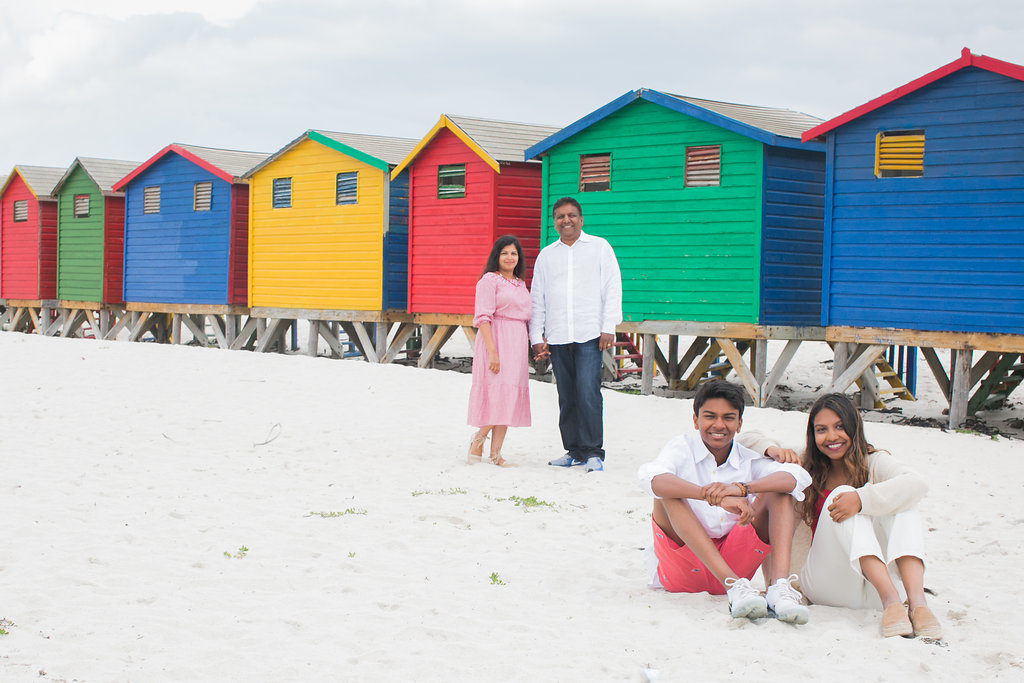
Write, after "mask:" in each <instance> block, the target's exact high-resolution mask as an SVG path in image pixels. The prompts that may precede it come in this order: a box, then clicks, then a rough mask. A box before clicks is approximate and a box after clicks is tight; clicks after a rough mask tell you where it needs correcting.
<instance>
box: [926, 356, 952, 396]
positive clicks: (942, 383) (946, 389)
mask: <svg viewBox="0 0 1024 683" xmlns="http://www.w3.org/2000/svg"><path fill="white" fill-rule="evenodd" d="M921 355H922V356H924V359H925V361H927V362H928V368H929V369H930V370H931V371H932V375H933V376H934V377H935V383H936V384H938V385H939V390H940V391H942V395H943V396H945V397H946V400H947V401H949V400H951V398H952V394H951V393H950V383H949V377H948V376H947V375H946V368H944V367H942V361H941V360H939V354H937V353H935V349H933V348H931V347H930V346H922V347H921Z"/></svg>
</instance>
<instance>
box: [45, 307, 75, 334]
mask: <svg viewBox="0 0 1024 683" xmlns="http://www.w3.org/2000/svg"><path fill="white" fill-rule="evenodd" d="M71 313H77V311H67V310H61V312H60V313H58V314H57V317H56V318H55V319H54V321H53V322H52V323H50V324H49V325H47V326H46V330H45V331H44V332H43V335H44V336H47V337H54V336H58V335H59V336H62V337H63V336H66V335H64V333H63V331H64V323H65V322H67V321H68V315H69V314H71Z"/></svg>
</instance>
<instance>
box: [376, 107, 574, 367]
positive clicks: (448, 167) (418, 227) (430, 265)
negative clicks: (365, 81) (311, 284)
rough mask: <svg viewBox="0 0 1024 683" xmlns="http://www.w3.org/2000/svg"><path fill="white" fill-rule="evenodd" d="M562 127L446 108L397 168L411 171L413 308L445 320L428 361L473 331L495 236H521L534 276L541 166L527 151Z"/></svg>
mask: <svg viewBox="0 0 1024 683" xmlns="http://www.w3.org/2000/svg"><path fill="white" fill-rule="evenodd" d="M557 130H558V128H557V127H552V126H542V125H535V124H525V123H513V122H508V121H494V120H491V119H481V118H472V117H468V116H449V115H443V116H441V118H440V120H438V122H437V124H435V125H434V127H433V128H431V129H430V131H429V132H428V133H427V134H426V135H425V136H424V137H423V139H421V140H420V141H419V143H418V144H417V145H416V147H415V148H414V149H413V150H412V151H411V152H410V153H409V154H408V156H406V157H405V159H403V160H402V162H401V163H399V164H398V165H397V166H396V167H395V168H394V170H392V172H391V177H392V178H393V179H394V178H397V177H398V176H399V175H400V174H401V173H403V172H405V171H406V170H408V173H409V295H408V310H409V312H410V313H414V314H417V315H418V319H419V320H420V321H421V322H424V323H426V324H427V325H429V326H431V327H432V326H433V325H434V324H436V325H437V327H436V328H434V331H433V333H432V335H431V337H430V339H429V340H427V341H426V343H425V344H424V347H423V351H422V353H421V355H420V364H421V365H425V364H427V363H429V362H430V360H431V359H432V358H433V356H434V354H435V353H436V352H437V350H438V349H440V347H441V346H442V345H443V344H444V342H445V341H447V339H448V338H449V337H450V336H451V334H452V333H453V332H454V331H455V329H457V328H458V327H459V326H462V328H463V330H464V331H465V332H466V335H467V336H468V337H469V338H470V339H472V338H473V335H474V331H473V328H472V327H471V323H472V314H473V298H474V293H475V290H476V282H477V280H478V279H479V277H480V268H481V267H482V266H483V262H484V260H485V259H486V258H487V254H488V252H489V251H490V248H491V245H493V244H494V240H495V239H497V238H498V237H499V236H501V235H506V234H511V235H516V236H517V237H518V238H519V241H520V243H521V244H522V247H523V252H524V255H525V257H526V263H527V272H526V276H527V279H529V277H530V275H531V273H532V270H531V268H532V264H533V261H534V259H535V258H536V256H537V252H538V251H539V249H540V199H541V191H540V186H541V165H540V164H538V163H537V162H535V161H529V160H524V157H523V152H524V151H525V150H526V148H527V147H529V146H530V145H533V144H535V143H537V142H538V141H540V140H542V139H544V138H545V137H547V136H549V135H551V134H552V133H554V132H556V131H557ZM428 331H429V328H428Z"/></svg>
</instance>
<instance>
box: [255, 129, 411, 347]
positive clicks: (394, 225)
mask: <svg viewBox="0 0 1024 683" xmlns="http://www.w3.org/2000/svg"><path fill="white" fill-rule="evenodd" d="M416 142H417V141H416V140H412V139H405V138H394V137H384V136H377V135H361V134H355V133H333V132H328V131H321V130H308V131H306V132H305V133H303V134H302V135H300V136H299V137H298V138H296V139H295V140H292V141H291V142H290V143H288V144H287V145H285V146H284V147H283V148H282V149H280V150H279V151H278V152H276V153H275V154H273V155H271V156H270V157H269V158H268V159H267V160H266V161H264V162H262V163H261V164H259V165H258V166H255V167H254V168H252V169H251V170H250V171H249V172H248V173H247V174H246V176H245V177H246V178H248V179H249V306H250V307H251V308H252V309H253V315H254V317H260V318H267V319H268V321H269V322H268V330H267V332H268V333H270V334H269V335H268V337H269V336H272V335H273V332H274V331H272V330H271V329H270V328H269V326H270V325H277V326H278V327H281V325H282V323H283V324H285V325H286V326H287V325H288V324H291V323H292V321H294V320H297V319H305V320H309V321H311V323H312V325H311V332H310V339H311V344H312V342H313V341H315V335H316V334H317V333H318V332H321V333H322V334H323V335H324V337H325V339H327V340H328V343H330V344H331V346H332V348H335V350H337V348H336V342H337V336H336V335H335V334H331V333H330V332H328V330H330V329H332V326H328V325H326V323H327V322H328V321H333V322H340V323H342V326H343V327H345V329H346V331H349V333H350V334H349V336H350V337H352V338H353V341H356V342H357V343H358V345H359V346H360V350H362V351H364V355H367V357H368V359H370V360H377V358H373V357H371V355H372V352H373V349H372V348H363V347H364V346H370V347H373V346H375V344H373V343H371V342H370V339H369V334H370V333H372V331H370V332H368V331H367V330H366V329H364V328H363V326H362V323H363V322H370V323H377V322H381V321H382V316H381V315H380V313H381V312H383V311H386V310H390V309H397V310H399V311H402V312H404V311H405V308H406V279H407V278H406V274H407V272H408V241H409V240H408V206H409V182H408V174H407V173H401V174H400V175H399V176H398V177H396V178H394V179H391V177H390V173H391V170H392V169H393V168H394V167H395V166H396V165H397V164H398V163H399V162H401V161H402V159H403V158H405V156H406V155H408V154H409V152H410V151H411V150H412V149H413V147H414V146H415V145H416ZM366 313H371V314H373V315H366ZM315 321H323V322H324V323H325V324H324V325H322V326H321V325H318V324H317V323H316V322H315ZM353 323H356V325H355V326H357V327H358V328H359V329H353ZM283 331H284V328H282V329H280V330H279V333H283ZM363 342H365V343H363Z"/></svg>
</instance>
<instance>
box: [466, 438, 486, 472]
mask: <svg viewBox="0 0 1024 683" xmlns="http://www.w3.org/2000/svg"><path fill="white" fill-rule="evenodd" d="M484 441H487V434H479V435H478V434H474V435H473V438H471V439H470V440H469V451H467V452H466V462H468V463H469V464H470V465H475V464H477V463H478V462H481V461H482V460H483V457H484ZM478 448H479V449H480V452H479V453H474V452H473V451H474V450H476V449H478Z"/></svg>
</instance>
